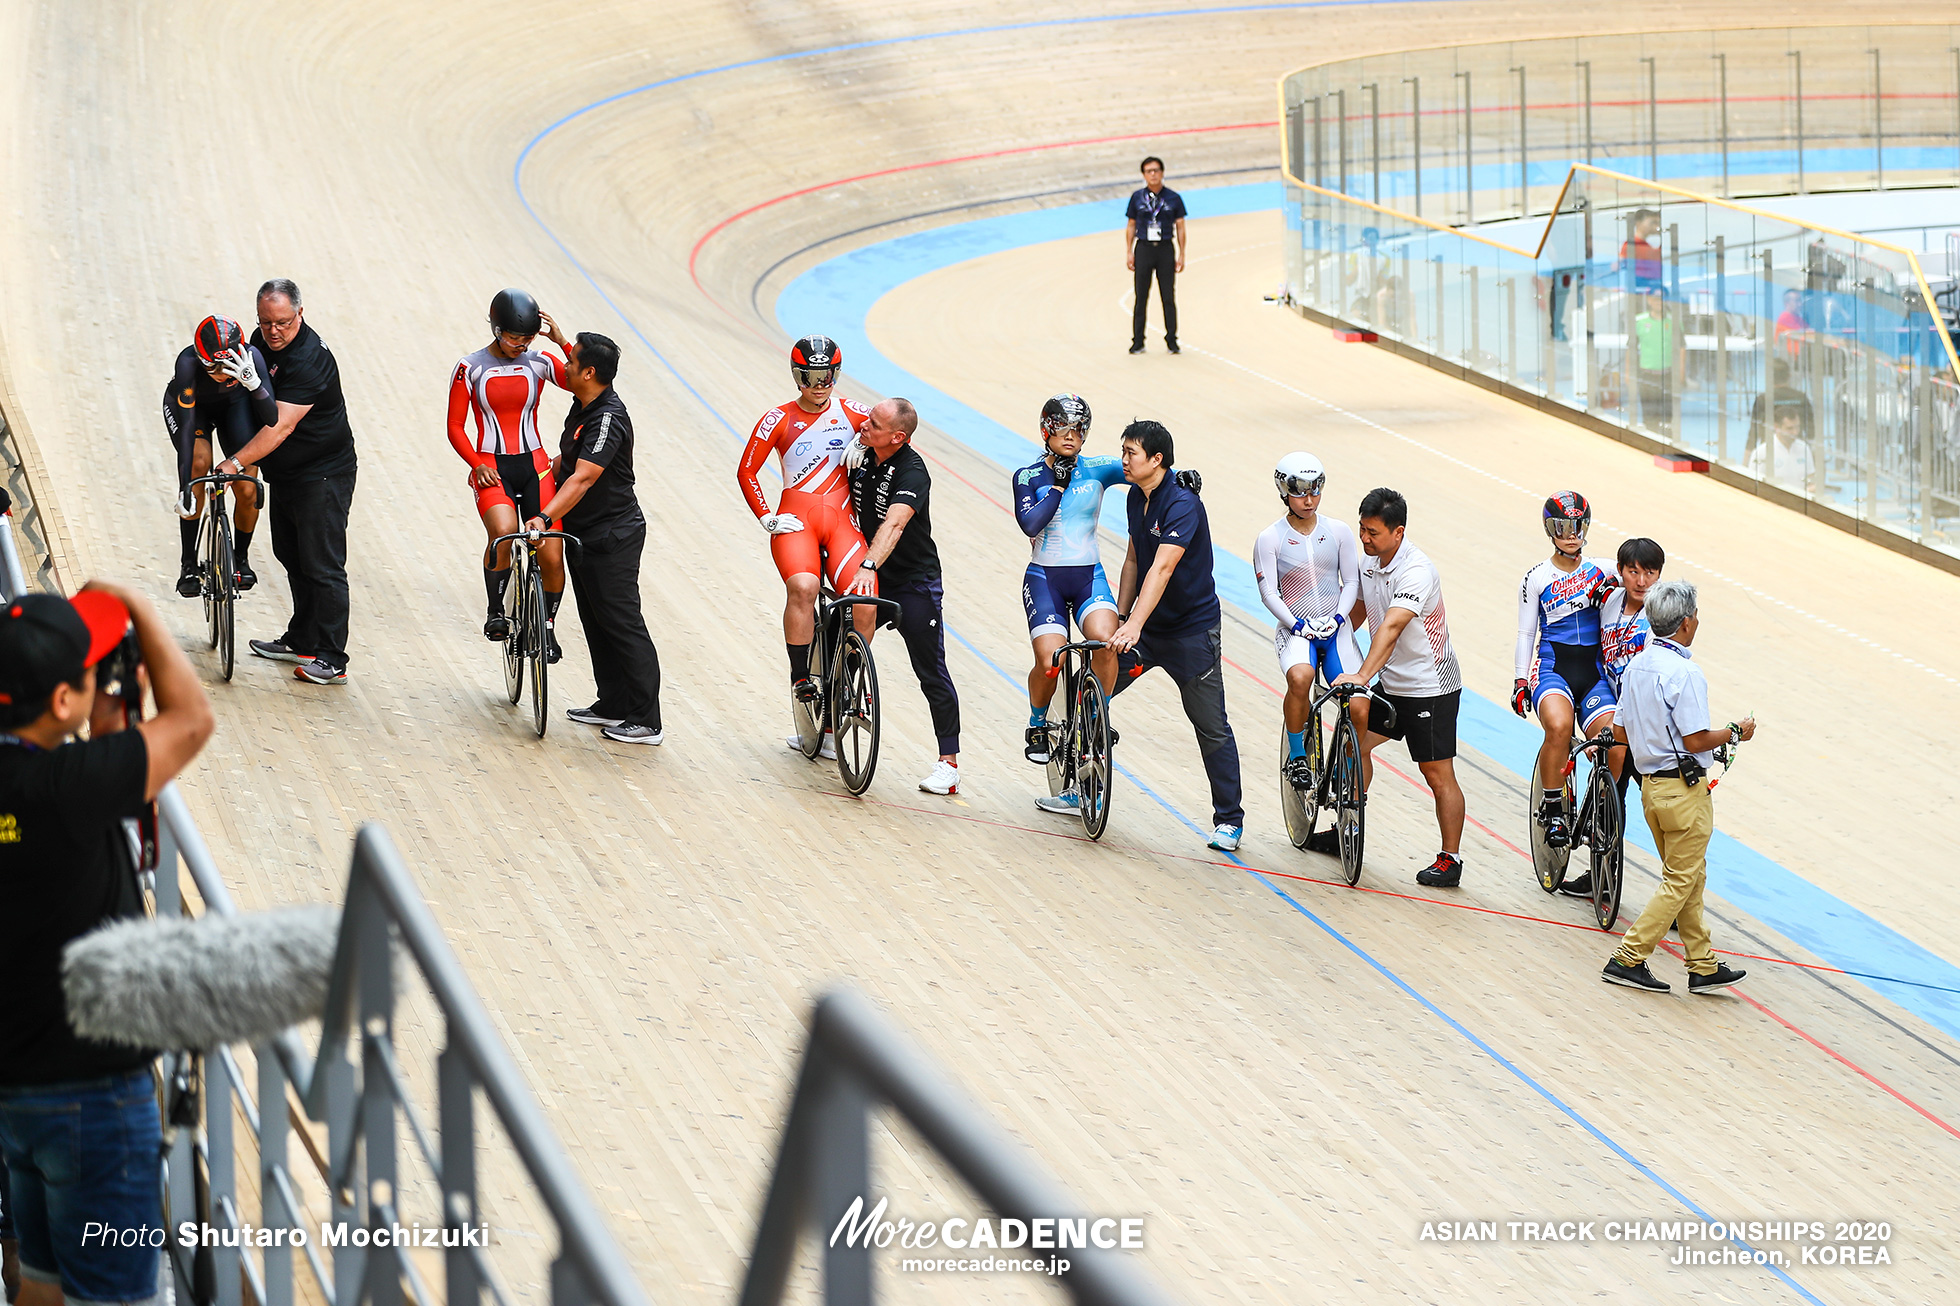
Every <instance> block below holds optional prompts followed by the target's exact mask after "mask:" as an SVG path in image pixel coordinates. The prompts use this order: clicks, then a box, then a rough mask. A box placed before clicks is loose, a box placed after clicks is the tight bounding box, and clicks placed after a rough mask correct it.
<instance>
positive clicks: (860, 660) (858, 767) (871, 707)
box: [831, 630, 878, 794]
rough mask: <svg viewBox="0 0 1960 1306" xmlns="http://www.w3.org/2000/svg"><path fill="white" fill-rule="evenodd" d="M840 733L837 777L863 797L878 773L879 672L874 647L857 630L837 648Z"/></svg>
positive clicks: (835, 719) (836, 710) (847, 634)
mask: <svg viewBox="0 0 1960 1306" xmlns="http://www.w3.org/2000/svg"><path fill="white" fill-rule="evenodd" d="M831 724H832V726H833V727H834V729H835V730H836V732H837V744H836V747H837V774H838V776H839V777H841V778H842V779H843V781H844V788H846V789H848V790H850V791H851V792H852V793H854V794H861V793H863V792H864V791H865V790H866V789H869V788H870V787H871V777H872V775H873V774H874V773H875V772H876V771H877V769H878V668H877V666H876V665H875V664H874V663H873V662H872V661H871V646H870V645H869V644H867V643H865V641H864V636H862V635H860V634H859V633H858V632H857V631H856V630H847V631H845V632H844V638H843V639H842V640H841V641H840V642H839V643H838V646H837V701H836V704H835V707H834V710H833V712H832V715H831Z"/></svg>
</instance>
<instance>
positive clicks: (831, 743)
mask: <svg viewBox="0 0 1960 1306" xmlns="http://www.w3.org/2000/svg"><path fill="white" fill-rule="evenodd" d="M783 746H784V747H786V748H788V749H789V750H790V751H791V752H795V753H800V752H802V751H803V736H802V735H791V736H790V737H789V738H788V739H785V740H784V741H783ZM817 756H818V757H821V758H824V759H825V760H827V761H835V760H836V758H837V736H836V735H833V734H831V733H830V732H829V731H828V730H826V731H825V732H824V736H823V746H822V747H821V748H819V749H817Z"/></svg>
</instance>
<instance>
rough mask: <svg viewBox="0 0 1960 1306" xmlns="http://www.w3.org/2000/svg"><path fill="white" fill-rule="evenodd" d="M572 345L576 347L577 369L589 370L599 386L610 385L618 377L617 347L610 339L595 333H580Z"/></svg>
mask: <svg viewBox="0 0 1960 1306" xmlns="http://www.w3.org/2000/svg"><path fill="white" fill-rule="evenodd" d="M574 343H576V344H577V345H578V365H579V367H580V368H581V369H583V368H588V367H589V368H591V369H592V372H593V374H594V375H595V376H597V377H598V378H599V384H600V385H611V384H612V383H613V378H614V377H616V376H618V375H619V346H618V345H616V344H614V343H613V342H612V337H610V336H602V335H600V334H599V333H598V332H597V331H581V332H579V333H578V339H577V340H576V341H575V342H574Z"/></svg>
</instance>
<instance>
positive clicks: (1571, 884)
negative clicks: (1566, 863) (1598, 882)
mask: <svg viewBox="0 0 1960 1306" xmlns="http://www.w3.org/2000/svg"><path fill="white" fill-rule="evenodd" d="M1558 891H1559V892H1560V893H1569V894H1571V895H1572V896H1573V897H1574V898H1590V897H1592V876H1590V875H1581V876H1580V877H1579V878H1578V879H1576V880H1567V881H1566V882H1565V883H1564V884H1561V885H1559V887H1558Z"/></svg>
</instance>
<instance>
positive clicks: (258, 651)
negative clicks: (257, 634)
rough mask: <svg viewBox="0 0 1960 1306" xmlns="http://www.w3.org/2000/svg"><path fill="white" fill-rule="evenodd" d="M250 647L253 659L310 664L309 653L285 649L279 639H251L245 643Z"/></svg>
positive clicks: (310, 655) (311, 657)
mask: <svg viewBox="0 0 1960 1306" xmlns="http://www.w3.org/2000/svg"><path fill="white" fill-rule="evenodd" d="M245 642H246V643H247V644H249V645H250V646H251V649H252V656H253V657H255V658H270V659H271V660H272V661H274V662H311V661H312V660H313V655H312V654H311V653H300V652H298V651H296V650H294V649H292V648H289V647H287V645H286V642H285V641H284V640H281V639H251V640H247V641H245Z"/></svg>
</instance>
